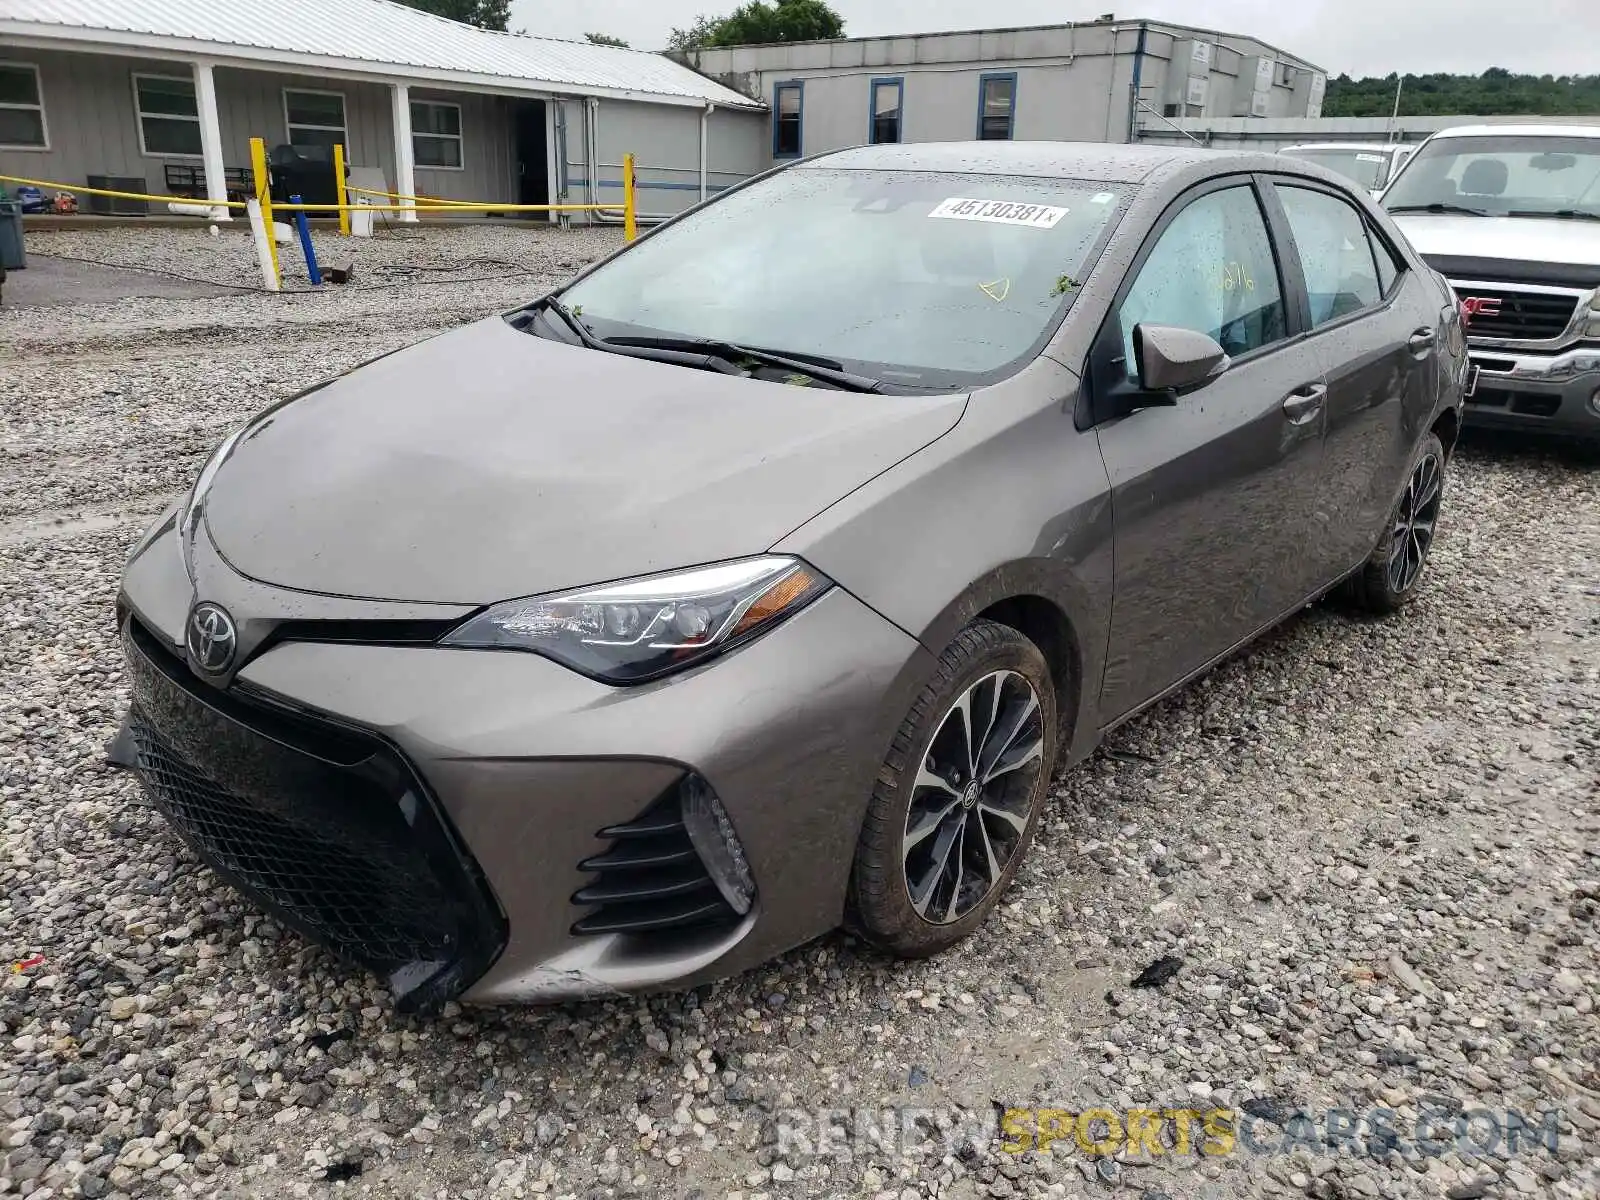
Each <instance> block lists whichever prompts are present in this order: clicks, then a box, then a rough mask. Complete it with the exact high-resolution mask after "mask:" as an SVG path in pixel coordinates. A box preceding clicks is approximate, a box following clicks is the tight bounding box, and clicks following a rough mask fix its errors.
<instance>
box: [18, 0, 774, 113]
mask: <svg viewBox="0 0 1600 1200" xmlns="http://www.w3.org/2000/svg"><path fill="white" fill-rule="evenodd" d="M5 35H10V36H13V37H32V38H42V39H50V40H54V39H57V38H60V39H63V40H73V41H98V42H100V43H102V44H106V43H110V44H115V45H129V46H134V47H138V48H142V49H147V50H163V49H165V50H176V51H179V52H183V53H192V54H196V55H204V54H209V55H213V56H217V57H224V58H225V57H245V58H253V59H258V60H265V61H281V62H283V64H284V65H285V66H299V67H305V66H308V65H313V64H311V63H308V62H307V61H306V60H308V59H317V60H329V61H327V62H326V64H325V65H327V66H328V67H329V68H330V69H340V68H342V69H345V70H354V71H363V72H365V71H370V72H372V73H374V74H384V73H386V72H385V71H384V68H395V69H396V70H395V71H394V72H393V73H395V74H399V75H402V76H405V77H409V78H430V79H435V80H437V82H440V83H448V82H451V81H456V82H469V81H475V82H479V83H482V82H486V81H492V80H495V79H503V80H506V81H507V82H508V83H512V82H514V83H515V84H516V85H519V86H520V87H522V88H525V89H538V90H546V89H548V90H566V91H576V92H599V93H623V94H632V95H640V96H642V97H649V96H659V97H661V98H663V99H674V100H677V101H679V102H682V101H685V100H710V101H712V102H713V103H715V104H719V105H727V106H729V107H741V108H759V107H761V105H760V102H759V101H755V100H751V99H750V98H749V97H748V96H742V95H740V94H739V93H738V92H735V91H732V90H731V89H729V88H725V87H723V86H721V85H720V84H717V83H714V82H712V81H711V80H710V79H707V78H705V77H704V76H702V75H699V74H697V73H696V72H694V71H691V70H690V69H689V68H688V67H685V66H683V65H682V64H680V63H676V62H673V61H672V60H671V59H669V58H666V57H664V56H662V55H659V54H647V53H645V52H643V51H639V50H620V49H614V48H612V47H608V46H591V45H589V44H587V43H586V42H567V41H560V40H557V39H555V38H540V37H519V36H517V35H515V34H509V33H491V32H488V31H486V30H482V29H475V28H473V27H472V26H470V25H463V24H461V23H460V22H457V21H449V20H446V19H445V18H443V17H436V16H434V15H433V14H431V13H425V12H419V11H418V10H417V9H414V8H407V7H406V6H404V5H401V4H394V3H391V2H390V0H248V2H247V3H246V2H243V0H0V36H5Z"/></svg>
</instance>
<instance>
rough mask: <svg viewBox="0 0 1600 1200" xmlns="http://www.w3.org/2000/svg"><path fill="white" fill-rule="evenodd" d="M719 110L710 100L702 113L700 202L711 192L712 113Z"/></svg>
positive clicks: (702, 202) (703, 201)
mask: <svg viewBox="0 0 1600 1200" xmlns="http://www.w3.org/2000/svg"><path fill="white" fill-rule="evenodd" d="M716 111H717V106H716V105H715V104H712V103H711V102H710V101H707V102H706V106H705V109H704V110H703V111H702V112H701V113H700V203H701V204H704V203H705V202H706V197H708V196H709V195H710V194H711V179H710V174H711V171H710V163H709V157H708V156H709V154H710V145H711V114H712V113H714V112H716Z"/></svg>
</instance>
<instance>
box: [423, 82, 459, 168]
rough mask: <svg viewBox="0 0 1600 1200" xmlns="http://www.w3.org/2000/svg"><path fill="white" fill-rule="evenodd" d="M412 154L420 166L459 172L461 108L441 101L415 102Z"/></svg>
mask: <svg viewBox="0 0 1600 1200" xmlns="http://www.w3.org/2000/svg"><path fill="white" fill-rule="evenodd" d="M411 153H412V157H413V158H414V159H415V160H416V165H417V166H419V167H443V168H446V169H448V170H456V171H459V170H460V169H461V165H462V158H461V106H460V105H459V104H445V103H443V102H441V101H438V100H413V101H412V102H411Z"/></svg>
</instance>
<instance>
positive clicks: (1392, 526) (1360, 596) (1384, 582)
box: [1344, 433, 1448, 616]
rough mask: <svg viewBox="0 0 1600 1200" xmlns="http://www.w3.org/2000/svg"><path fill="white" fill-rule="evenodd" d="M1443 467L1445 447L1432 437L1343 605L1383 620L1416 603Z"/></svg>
mask: <svg viewBox="0 0 1600 1200" xmlns="http://www.w3.org/2000/svg"><path fill="white" fill-rule="evenodd" d="M1447 462H1448V460H1447V458H1446V456H1445V450H1444V443H1443V442H1441V441H1440V440H1439V438H1438V436H1437V435H1436V434H1433V433H1430V434H1428V436H1427V437H1425V438H1423V439H1422V445H1421V446H1419V447H1418V449H1417V457H1416V459H1415V461H1414V462H1413V463H1412V464H1411V473H1410V475H1409V476H1408V477H1407V479H1406V487H1405V491H1404V492H1402V493H1401V495H1400V499H1399V500H1398V501H1396V502H1395V507H1394V511H1393V512H1391V513H1390V514H1389V523H1388V525H1387V526H1385V528H1384V533H1383V537H1382V538H1381V539H1380V540H1379V542H1378V544H1377V546H1376V547H1375V548H1374V549H1373V551H1372V557H1371V558H1369V559H1368V560H1367V561H1366V563H1365V564H1364V565H1363V566H1362V568H1361V570H1360V571H1358V572H1357V573H1356V574H1355V575H1354V576H1352V577H1351V578H1350V580H1349V581H1348V582H1347V583H1346V584H1345V588H1344V595H1345V599H1346V600H1348V601H1349V602H1350V604H1352V605H1353V606H1354V607H1355V608H1357V609H1359V610H1361V611H1362V612H1368V613H1374V614H1376V615H1379V616H1383V615H1387V614H1389V613H1393V612H1398V611H1399V610H1400V609H1401V608H1403V607H1405V606H1406V605H1407V604H1410V603H1411V601H1413V600H1415V599H1416V597H1417V592H1418V591H1419V590H1420V587H1421V583H1422V578H1423V575H1424V573H1425V571H1426V568H1427V565H1428V555H1429V553H1430V552H1431V551H1432V549H1433V540H1434V532H1435V530H1436V528H1437V526H1438V521H1439V510H1440V506H1441V505H1442V503H1443V501H1444V483H1445V466H1446V463H1447Z"/></svg>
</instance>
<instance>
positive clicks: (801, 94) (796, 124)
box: [772, 82, 806, 158]
mask: <svg viewBox="0 0 1600 1200" xmlns="http://www.w3.org/2000/svg"><path fill="white" fill-rule="evenodd" d="M805 94H806V85H805V84H803V83H799V82H795V83H780V84H779V85H778V86H777V87H776V88H775V89H773V93H772V157H773V158H799V157H800V147H801V145H802V141H803V139H802V133H803V129H802V126H803V123H804V115H803V112H802V110H803V109H804V107H805Z"/></svg>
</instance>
